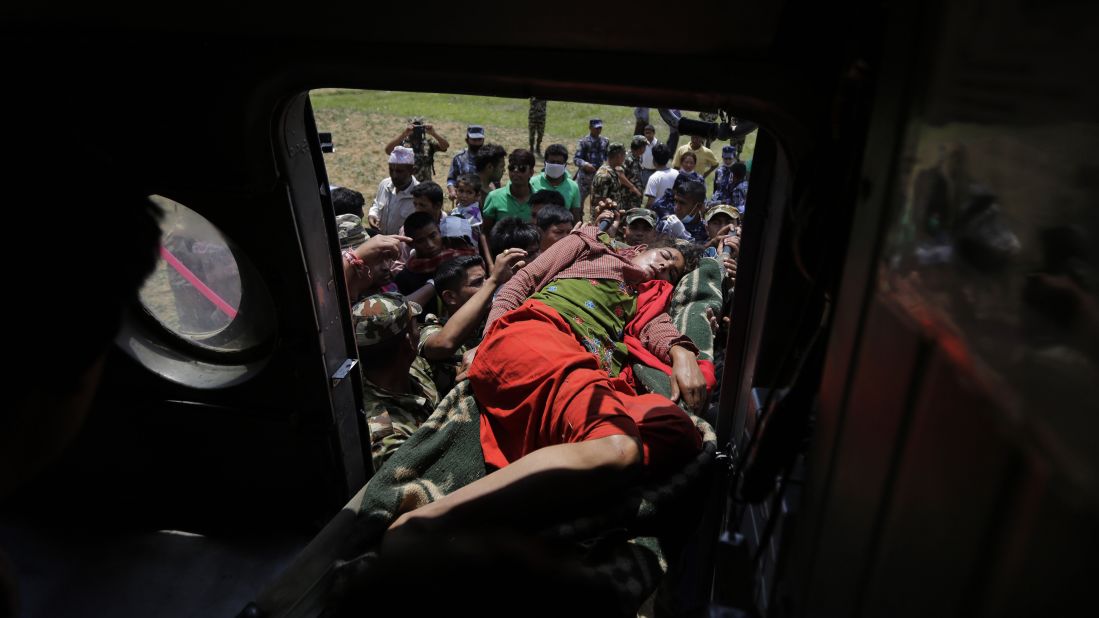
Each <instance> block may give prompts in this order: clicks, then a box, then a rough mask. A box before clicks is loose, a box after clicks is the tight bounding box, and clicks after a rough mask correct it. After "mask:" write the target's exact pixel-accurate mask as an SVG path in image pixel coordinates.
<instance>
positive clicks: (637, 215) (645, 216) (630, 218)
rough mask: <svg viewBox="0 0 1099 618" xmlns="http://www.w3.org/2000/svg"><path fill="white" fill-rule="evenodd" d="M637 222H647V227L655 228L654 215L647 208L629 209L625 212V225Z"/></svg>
mask: <svg viewBox="0 0 1099 618" xmlns="http://www.w3.org/2000/svg"><path fill="white" fill-rule="evenodd" d="M637 220H642V221H648V223H649V225H651V226H653V227H656V213H655V212H653V211H651V210H649V209H648V208H631V209H629V210H627V211H626V225H629V224H631V223H633V222H634V221H637Z"/></svg>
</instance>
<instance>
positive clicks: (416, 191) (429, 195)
mask: <svg viewBox="0 0 1099 618" xmlns="http://www.w3.org/2000/svg"><path fill="white" fill-rule="evenodd" d="M410 193H411V194H412V205H413V206H414V207H415V208H416V212H426V213H427V214H429V215H431V217H432V218H433V219H434V221H435V224H436V225H438V224H439V222H440V221H442V220H443V217H445V216H446V213H445V212H443V188H442V187H440V186H439V185H438V183H436V182H434V181H431V180H428V181H425V182H421V183H420V184H418V185H416V186H415V187H412V191H410Z"/></svg>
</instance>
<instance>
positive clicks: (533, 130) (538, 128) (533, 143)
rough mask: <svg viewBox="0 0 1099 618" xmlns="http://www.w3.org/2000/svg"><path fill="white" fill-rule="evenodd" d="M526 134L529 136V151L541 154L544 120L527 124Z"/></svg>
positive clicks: (544, 130) (544, 133) (544, 129)
mask: <svg viewBox="0 0 1099 618" xmlns="http://www.w3.org/2000/svg"><path fill="white" fill-rule="evenodd" d="M527 132H528V133H529V134H530V151H531V152H533V153H535V154H538V155H541V154H542V138H543V137H545V135H546V120H545V119H544V118H543V119H542V120H530V121H529V122H528V123H527Z"/></svg>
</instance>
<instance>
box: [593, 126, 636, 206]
mask: <svg viewBox="0 0 1099 618" xmlns="http://www.w3.org/2000/svg"><path fill="white" fill-rule="evenodd" d="M625 161H626V147H625V146H623V145H622V144H618V143H615V144H611V145H610V146H609V147H608V148H607V161H606V163H604V164H603V165H601V166H600V167H599V171H597V172H596V173H595V178H594V179H593V180H592V185H591V203H592V208H593V210H594V209H595V205H596V204H598V203H599V202H600V200H614V202H615V203H616V204H617V205H618V208H620V209H621V208H622V205H623V204H625V203H626V202H627V201H628V200H629V199H630V196H631V194H632V192H631V191H630V189H629V187H628V186H627V184H626V183H629V179H628V178H627V177H626V172H625V167H624V165H623V164H624V163H625ZM631 184H632V183H631ZM596 214H598V213H596ZM593 218H594V217H593Z"/></svg>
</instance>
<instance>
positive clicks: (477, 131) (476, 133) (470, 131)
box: [466, 124, 485, 139]
mask: <svg viewBox="0 0 1099 618" xmlns="http://www.w3.org/2000/svg"><path fill="white" fill-rule="evenodd" d="M466 137H467V138H469V139H485V128H484V127H482V126H481V125H479V124H471V125H469V126H468V127H466Z"/></svg>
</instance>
